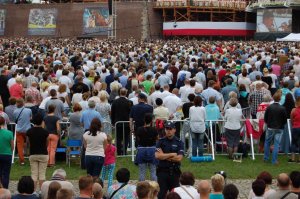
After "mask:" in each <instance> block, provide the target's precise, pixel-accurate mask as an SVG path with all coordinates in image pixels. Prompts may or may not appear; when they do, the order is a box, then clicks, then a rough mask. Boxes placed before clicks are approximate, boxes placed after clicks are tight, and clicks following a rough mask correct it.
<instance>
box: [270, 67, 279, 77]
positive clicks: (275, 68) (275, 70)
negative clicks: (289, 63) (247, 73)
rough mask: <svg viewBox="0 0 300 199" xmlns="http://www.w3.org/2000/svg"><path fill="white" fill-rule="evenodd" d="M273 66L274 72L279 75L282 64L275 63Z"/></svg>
mask: <svg viewBox="0 0 300 199" xmlns="http://www.w3.org/2000/svg"><path fill="white" fill-rule="evenodd" d="M271 68H272V69H273V73H274V74H275V75H276V76H277V77H279V76H280V73H281V66H279V65H275V64H273V65H272V66H271Z"/></svg>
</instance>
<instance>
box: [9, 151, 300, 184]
mask: <svg viewBox="0 0 300 199" xmlns="http://www.w3.org/2000/svg"><path fill="white" fill-rule="evenodd" d="M262 159H263V156H256V160H254V161H253V160H251V159H250V157H249V158H244V159H243V162H242V163H236V162H233V161H232V160H229V159H227V156H223V155H218V156H216V160H215V161H213V162H204V163H191V162H190V161H189V159H187V158H184V160H183V162H182V166H181V170H182V171H190V172H192V173H193V174H194V175H195V177H196V178H197V179H209V178H210V177H211V176H212V175H213V174H214V173H215V172H216V171H226V173H227V176H228V178H231V179H253V178H256V176H257V175H258V174H259V173H260V172H261V171H268V172H270V173H271V174H272V175H273V177H276V176H277V175H278V174H279V173H282V172H286V173H289V172H291V171H293V170H299V166H300V165H299V164H295V163H294V164H289V163H287V160H288V157H287V156H286V155H280V156H279V162H280V164H279V165H277V166H274V165H272V164H271V163H264V162H263V160H262ZM121 167H126V168H128V169H129V170H130V173H131V179H132V180H137V179H138V175H139V172H138V167H137V166H136V165H134V164H133V162H132V161H131V158H127V157H126V158H118V159H117V163H116V170H117V169H119V168H121ZM58 168H64V169H65V170H66V171H67V176H68V179H72V180H77V179H78V178H79V176H81V175H85V174H86V171H84V170H81V169H80V167H79V165H78V164H75V163H73V164H72V165H71V167H70V168H69V167H68V166H67V165H66V164H65V162H57V165H56V166H55V167H54V168H48V169H47V179H49V178H50V177H51V174H52V172H53V171H54V170H55V169H58ZM24 175H30V166H29V162H28V160H26V165H25V166H19V164H18V162H16V163H15V164H14V165H13V166H12V170H11V175H10V178H11V180H18V179H19V178H20V177H21V176H24ZM148 178H149V175H148Z"/></svg>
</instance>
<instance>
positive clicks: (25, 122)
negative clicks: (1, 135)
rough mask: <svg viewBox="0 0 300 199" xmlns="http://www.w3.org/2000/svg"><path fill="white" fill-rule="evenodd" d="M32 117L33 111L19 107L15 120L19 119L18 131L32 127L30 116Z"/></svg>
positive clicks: (24, 130) (15, 112) (23, 131)
mask: <svg viewBox="0 0 300 199" xmlns="http://www.w3.org/2000/svg"><path fill="white" fill-rule="evenodd" d="M22 110H23V111H22ZM21 111H22V112H21ZM19 115H20V116H19ZM18 117H19V118H18ZM31 117H32V112H31V110H30V109H29V108H25V107H22V108H17V109H16V110H15V111H14V120H15V121H16V120H17V119H18V122H17V124H18V125H17V131H18V132H20V133H25V132H26V131H27V130H28V129H30V127H31V124H30V118H31Z"/></svg>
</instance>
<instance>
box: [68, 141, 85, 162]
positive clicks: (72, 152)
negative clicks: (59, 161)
mask: <svg viewBox="0 0 300 199" xmlns="http://www.w3.org/2000/svg"><path fill="white" fill-rule="evenodd" d="M81 146H82V141H81V140H67V145H66V147H67V150H66V160H67V163H68V164H69V167H70V164H71V158H78V159H79V160H80V156H81Z"/></svg>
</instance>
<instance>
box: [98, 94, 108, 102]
mask: <svg viewBox="0 0 300 199" xmlns="http://www.w3.org/2000/svg"><path fill="white" fill-rule="evenodd" d="M99 97H100V101H101V102H107V95H106V93H105V92H100V93H99Z"/></svg>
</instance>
